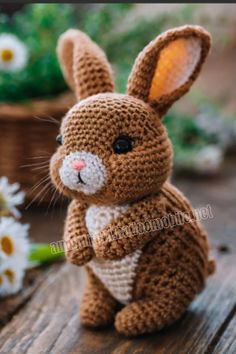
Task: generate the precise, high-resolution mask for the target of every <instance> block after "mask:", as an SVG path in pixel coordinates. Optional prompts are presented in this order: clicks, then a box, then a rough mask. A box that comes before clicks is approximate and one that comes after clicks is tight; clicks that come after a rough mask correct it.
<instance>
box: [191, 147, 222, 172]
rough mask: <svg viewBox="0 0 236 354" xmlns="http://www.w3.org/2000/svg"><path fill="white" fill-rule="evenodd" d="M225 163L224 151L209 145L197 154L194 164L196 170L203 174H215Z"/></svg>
mask: <svg viewBox="0 0 236 354" xmlns="http://www.w3.org/2000/svg"><path fill="white" fill-rule="evenodd" d="M222 161H223V151H222V149H220V148H219V147H218V146H216V145H208V146H206V147H204V148H202V149H201V150H200V151H199V153H198V154H197V156H196V158H195V161H194V164H195V169H196V170H197V171H199V172H202V173H206V174H209V173H215V172H217V171H218V170H219V168H220V165H221V163H222Z"/></svg>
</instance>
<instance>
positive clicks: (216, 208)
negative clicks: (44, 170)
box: [0, 158, 236, 354]
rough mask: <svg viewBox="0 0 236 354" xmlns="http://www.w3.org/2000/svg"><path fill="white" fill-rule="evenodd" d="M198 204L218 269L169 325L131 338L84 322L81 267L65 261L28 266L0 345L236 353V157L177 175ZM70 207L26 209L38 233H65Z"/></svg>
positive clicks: (8, 348)
mask: <svg viewBox="0 0 236 354" xmlns="http://www.w3.org/2000/svg"><path fill="white" fill-rule="evenodd" d="M175 184H176V185H177V186H178V187H179V188H180V189H181V190H182V191H183V192H184V193H185V194H186V196H188V198H189V199H190V200H191V202H192V204H193V206H194V207H196V208H198V207H201V206H206V205H208V204H209V205H210V206H211V208H212V213H213V216H214V217H213V218H212V219H208V220H206V221H204V224H205V227H206V229H207V230H208V233H209V238H210V241H211V246H212V254H214V256H215V258H216V259H217V272H216V274H215V275H214V276H212V277H211V278H210V279H209V281H208V283H207V287H206V289H205V290H204V291H203V292H202V293H201V295H200V296H198V297H197V298H196V300H195V301H194V302H193V304H192V305H191V306H190V308H189V310H188V311H187V313H186V314H185V315H184V317H183V318H182V319H181V320H179V321H178V322H177V323H176V324H174V325H173V326H171V327H170V328H168V329H165V330H163V331H161V332H159V333H154V334H152V335H146V336H142V337H139V338H136V339H127V338H124V337H123V336H121V335H119V334H118V333H116V332H115V330H114V329H113V328H109V329H105V330H104V329H103V330H96V331H95V330H93V331H92V330H91V331H90V330H87V329H84V328H82V327H81V325H80V323H79V316H78V311H79V302H80V298H81V293H82V291H83V287H84V281H85V280H84V273H83V270H82V269H80V268H77V267H75V266H72V265H69V264H65V263H64V262H60V263H57V264H54V265H51V266H47V267H43V268H40V269H34V270H31V271H29V272H28V274H27V278H26V280H25V287H24V291H22V292H21V293H20V294H18V295H16V296H13V297H9V298H7V299H4V300H1V302H0V324H1V333H0V353H1V354H5V353H17V354H21V353H24V354H25V353H27V354H41V353H43V354H44V353H55V354H63V353H66V354H68V353H71V354H72V353H86V354H93V353H98V354H99V353H101V354H106V353H114V354H118V353H122V354H123V353H148V354H149V353H158V354H159V353H166V354H178V353H180V354H191V353H193V354H198V353H199V354H209V353H227V354H231V353H232V354H233V353H234V354H235V353H236V317H235V313H236V272H235V266H236V256H235V255H236V160H235V159H232V158H230V159H228V160H227V162H226V163H225V166H224V168H223V169H222V174H221V175H220V176H217V177H214V178H213V177H212V178H197V179H196V178H195V179H190V178H183V177H182V178H178V179H177V180H176V181H175ZM64 215H65V209H64V208H62V209H61V210H60V208H57V209H54V210H53V212H52V211H49V213H48V214H45V210H44V208H41V209H40V208H34V209H31V210H29V211H28V212H25V215H24V221H27V222H30V223H31V238H32V239H34V240H35V241H45V240H46V241H53V240H60V239H61V236H62V227H63V220H64Z"/></svg>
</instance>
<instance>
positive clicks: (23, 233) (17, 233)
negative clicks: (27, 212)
mask: <svg viewBox="0 0 236 354" xmlns="http://www.w3.org/2000/svg"><path fill="white" fill-rule="evenodd" d="M28 230H29V225H22V224H20V223H19V222H17V221H15V219H13V218H6V217H2V218H1V219H0V264H5V262H8V261H14V264H15V265H16V266H17V267H19V268H20V269H21V268H22V269H25V268H26V267H27V265H28V253H29V240H28Z"/></svg>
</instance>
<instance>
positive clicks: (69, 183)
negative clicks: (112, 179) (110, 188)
mask: <svg viewBox="0 0 236 354" xmlns="http://www.w3.org/2000/svg"><path fill="white" fill-rule="evenodd" d="M59 176H60V180H61V182H62V184H63V185H64V186H65V187H67V188H69V189H70V190H72V191H77V192H82V193H84V194H86V195H92V194H95V193H96V192H97V191H99V190H100V189H101V188H102V187H103V186H104V185H105V183H106V181H107V172H106V168H105V166H104V164H103V162H102V160H101V159H100V158H99V157H98V156H97V155H95V154H92V153H90V152H86V151H77V152H71V153H70V154H69V155H67V156H66V157H65V158H64V159H63V161H62V164H61V167H60V168H59Z"/></svg>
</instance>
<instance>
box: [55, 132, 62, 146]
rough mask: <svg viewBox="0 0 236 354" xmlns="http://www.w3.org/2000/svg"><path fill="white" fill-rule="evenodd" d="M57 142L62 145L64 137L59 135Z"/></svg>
mask: <svg viewBox="0 0 236 354" xmlns="http://www.w3.org/2000/svg"><path fill="white" fill-rule="evenodd" d="M56 142H57V144H58V145H62V135H61V134H59V135H58V136H57V137H56Z"/></svg>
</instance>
